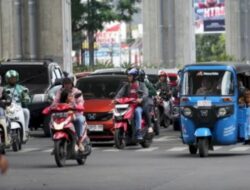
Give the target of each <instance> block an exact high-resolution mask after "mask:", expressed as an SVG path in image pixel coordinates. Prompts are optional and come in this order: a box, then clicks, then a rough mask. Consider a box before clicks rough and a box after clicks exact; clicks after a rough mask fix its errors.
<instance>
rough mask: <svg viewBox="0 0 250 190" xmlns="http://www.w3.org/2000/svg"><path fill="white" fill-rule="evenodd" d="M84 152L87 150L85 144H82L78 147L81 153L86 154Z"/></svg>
mask: <svg viewBox="0 0 250 190" xmlns="http://www.w3.org/2000/svg"><path fill="white" fill-rule="evenodd" d="M84 150H85V148H84V146H83V144H82V143H80V144H79V146H78V151H79V152H84Z"/></svg>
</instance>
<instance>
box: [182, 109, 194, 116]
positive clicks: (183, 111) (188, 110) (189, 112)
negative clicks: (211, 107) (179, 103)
mask: <svg viewBox="0 0 250 190" xmlns="http://www.w3.org/2000/svg"><path fill="white" fill-rule="evenodd" d="M182 113H183V115H184V116H185V117H191V116H192V110H191V109H190V108H188V107H185V108H183V110H182Z"/></svg>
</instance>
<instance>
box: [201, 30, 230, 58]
mask: <svg viewBox="0 0 250 190" xmlns="http://www.w3.org/2000/svg"><path fill="white" fill-rule="evenodd" d="M196 59H197V62H209V61H232V60H233V57H232V56H229V55H227V54H226V45H225V35H224V34H206V35H197V36H196Z"/></svg>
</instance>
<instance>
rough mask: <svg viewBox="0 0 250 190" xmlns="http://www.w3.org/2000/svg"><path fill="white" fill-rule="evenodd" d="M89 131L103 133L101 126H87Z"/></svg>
mask: <svg viewBox="0 0 250 190" xmlns="http://www.w3.org/2000/svg"><path fill="white" fill-rule="evenodd" d="M88 130H89V131H103V125H88Z"/></svg>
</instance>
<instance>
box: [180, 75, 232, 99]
mask: <svg viewBox="0 0 250 190" xmlns="http://www.w3.org/2000/svg"><path fill="white" fill-rule="evenodd" d="M233 89H234V86H233V75H232V73H231V72H229V71H188V72H185V73H184V76H183V81H182V88H181V94H182V95H189V96H193V95H194V96H204V95H205V96H225V95H232V94H233V93H234V91H233Z"/></svg>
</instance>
